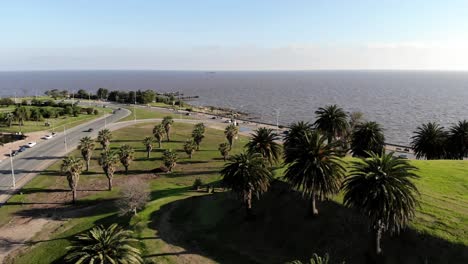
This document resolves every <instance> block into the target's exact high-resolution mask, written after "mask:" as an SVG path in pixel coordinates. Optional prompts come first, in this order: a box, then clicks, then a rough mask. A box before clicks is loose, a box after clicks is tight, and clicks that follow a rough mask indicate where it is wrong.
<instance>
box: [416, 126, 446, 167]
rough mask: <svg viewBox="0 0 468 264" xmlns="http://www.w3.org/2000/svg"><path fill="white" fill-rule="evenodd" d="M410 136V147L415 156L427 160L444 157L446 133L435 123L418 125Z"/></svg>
mask: <svg viewBox="0 0 468 264" xmlns="http://www.w3.org/2000/svg"><path fill="white" fill-rule="evenodd" d="M414 133H415V134H416V135H414V136H413V137H412V143H411V145H412V148H413V150H414V153H416V158H418V159H420V158H426V159H428V160H433V159H442V158H444V157H445V146H444V145H445V143H446V139H447V133H446V132H445V131H444V128H443V127H441V126H440V125H439V124H436V123H427V124H423V125H422V126H420V127H418V128H417V129H416V131H415V132H414Z"/></svg>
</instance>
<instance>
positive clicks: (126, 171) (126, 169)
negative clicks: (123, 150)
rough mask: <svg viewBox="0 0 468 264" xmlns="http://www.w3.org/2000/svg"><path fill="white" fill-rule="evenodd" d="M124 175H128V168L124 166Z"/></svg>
mask: <svg viewBox="0 0 468 264" xmlns="http://www.w3.org/2000/svg"><path fill="white" fill-rule="evenodd" d="M125 175H128V166H125Z"/></svg>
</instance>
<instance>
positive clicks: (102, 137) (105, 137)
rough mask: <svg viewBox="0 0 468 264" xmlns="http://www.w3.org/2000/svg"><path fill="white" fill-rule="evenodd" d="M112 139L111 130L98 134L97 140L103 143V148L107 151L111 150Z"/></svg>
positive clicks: (101, 131) (104, 130)
mask: <svg viewBox="0 0 468 264" xmlns="http://www.w3.org/2000/svg"><path fill="white" fill-rule="evenodd" d="M111 139H112V133H111V132H110V130H109V129H103V130H100V131H99V133H98V137H97V140H98V141H99V143H101V145H102V148H103V149H104V150H105V151H107V150H109V144H110V140H111Z"/></svg>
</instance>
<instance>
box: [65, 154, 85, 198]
mask: <svg viewBox="0 0 468 264" xmlns="http://www.w3.org/2000/svg"><path fill="white" fill-rule="evenodd" d="M60 170H61V172H62V173H64V174H65V176H67V181H68V186H70V189H71V191H72V197H73V203H75V201H76V190H77V187H78V181H79V180H80V174H81V172H82V170H83V163H82V162H81V159H80V158H75V157H73V156H68V157H66V158H64V159H63V161H62V165H61V166H60Z"/></svg>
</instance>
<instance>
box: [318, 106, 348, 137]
mask: <svg viewBox="0 0 468 264" xmlns="http://www.w3.org/2000/svg"><path fill="white" fill-rule="evenodd" d="M315 115H316V118H317V120H316V121H315V123H314V126H315V127H316V128H317V129H318V130H319V131H321V132H322V133H323V134H325V135H326V136H327V140H328V142H332V141H333V140H335V139H336V137H338V136H341V135H343V134H344V133H345V132H346V129H347V127H348V120H347V114H346V113H345V111H344V110H343V109H342V108H340V107H338V106H337V105H329V106H326V107H320V108H319V109H318V110H317V111H315Z"/></svg>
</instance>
